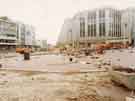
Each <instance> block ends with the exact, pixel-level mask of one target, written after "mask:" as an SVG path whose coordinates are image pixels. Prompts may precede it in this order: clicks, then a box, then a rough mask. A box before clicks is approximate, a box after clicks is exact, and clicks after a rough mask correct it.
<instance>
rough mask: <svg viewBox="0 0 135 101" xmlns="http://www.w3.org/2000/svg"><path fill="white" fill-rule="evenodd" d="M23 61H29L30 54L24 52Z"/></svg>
mask: <svg viewBox="0 0 135 101" xmlns="http://www.w3.org/2000/svg"><path fill="white" fill-rule="evenodd" d="M24 60H30V53H29V52H24Z"/></svg>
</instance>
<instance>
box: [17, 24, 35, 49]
mask: <svg viewBox="0 0 135 101" xmlns="http://www.w3.org/2000/svg"><path fill="white" fill-rule="evenodd" d="M17 25H18V46H24V47H26V46H29V47H32V46H34V45H35V41H36V40H35V29H34V27H33V26H30V25H26V24H23V23H21V22H18V23H17Z"/></svg>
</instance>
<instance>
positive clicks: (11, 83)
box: [0, 44, 135, 101]
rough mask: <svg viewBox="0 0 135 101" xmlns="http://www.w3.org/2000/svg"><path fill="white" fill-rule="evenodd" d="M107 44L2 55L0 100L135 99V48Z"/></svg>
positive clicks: (88, 100)
mask: <svg viewBox="0 0 135 101" xmlns="http://www.w3.org/2000/svg"><path fill="white" fill-rule="evenodd" d="M107 46H108V45H107ZM105 47H106V46H105V45H103V44H102V45H98V48H97V50H95V51H92V52H91V51H88V50H87V51H84V50H83V51H82V52H81V51H74V50H72V51H71V50H70V51H69V50H64V49H60V48H54V49H52V50H49V51H46V52H34V53H31V52H30V50H28V49H25V50H24V49H20V50H18V49H17V53H8V54H2V55H1V59H0V63H1V69H0V100H1V101H134V89H135V80H134V79H135V75H134V72H135V70H134V66H135V62H134V58H135V49H134V48H132V47H129V46H128V47H126V48H125V47H124V48H122V47H120V46H117V49H116V48H114V47H113V48H112V47H109V48H107V49H106V48H105ZM27 52H29V53H30V54H29V56H25V55H26V53H27ZM24 54H25V55H24ZM27 55H28V54H27ZM28 57H29V58H28Z"/></svg>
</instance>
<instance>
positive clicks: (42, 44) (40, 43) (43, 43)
mask: <svg viewBox="0 0 135 101" xmlns="http://www.w3.org/2000/svg"><path fill="white" fill-rule="evenodd" d="M36 46H38V47H39V48H41V49H47V48H48V45H47V40H37V41H36Z"/></svg>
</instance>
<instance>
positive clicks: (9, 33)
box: [0, 17, 17, 50]
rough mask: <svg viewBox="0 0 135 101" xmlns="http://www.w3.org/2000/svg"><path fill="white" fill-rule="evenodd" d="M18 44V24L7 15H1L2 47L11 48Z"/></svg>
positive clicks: (0, 39) (0, 34) (0, 33)
mask: <svg viewBox="0 0 135 101" xmlns="http://www.w3.org/2000/svg"><path fill="white" fill-rule="evenodd" d="M16 45H17V24H16V23H15V22H14V21H12V20H10V19H9V18H7V17H0V49H5V50H7V49H11V48H14V47H15V46H16Z"/></svg>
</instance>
